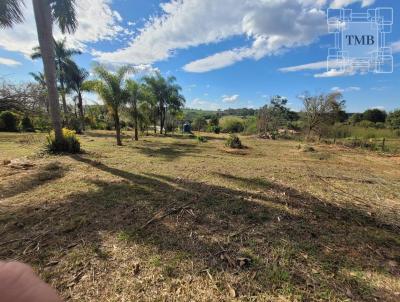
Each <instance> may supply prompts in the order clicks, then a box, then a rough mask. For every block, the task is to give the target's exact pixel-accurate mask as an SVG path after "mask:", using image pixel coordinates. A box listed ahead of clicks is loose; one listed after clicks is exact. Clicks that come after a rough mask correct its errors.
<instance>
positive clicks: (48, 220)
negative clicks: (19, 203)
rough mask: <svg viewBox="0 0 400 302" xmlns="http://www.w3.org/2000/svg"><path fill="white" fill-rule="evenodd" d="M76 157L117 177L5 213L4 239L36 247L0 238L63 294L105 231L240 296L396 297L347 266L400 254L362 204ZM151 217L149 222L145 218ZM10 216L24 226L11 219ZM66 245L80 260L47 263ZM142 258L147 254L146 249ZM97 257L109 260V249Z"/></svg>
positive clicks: (391, 234) (178, 274) (368, 266)
mask: <svg viewBox="0 0 400 302" xmlns="http://www.w3.org/2000/svg"><path fill="white" fill-rule="evenodd" d="M72 158H73V159H75V160H77V161H79V162H81V163H84V164H87V165H90V166H92V167H95V168H97V169H99V170H100V171H103V172H106V173H109V174H112V175H114V176H116V177H118V178H120V179H119V180H116V181H113V182H105V181H102V180H87V183H88V185H89V187H90V188H92V189H91V190H89V191H88V192H82V193H78V194H73V193H72V194H71V195H70V196H69V197H68V198H67V199H66V200H63V201H57V202H53V203H49V204H46V205H44V206H42V207H39V208H38V207H37V206H29V205H28V206H26V207H24V208H18V209H16V210H15V212H13V213H10V214H9V216H8V217H7V218H6V221H7V224H6V226H5V237H6V238H5V240H11V238H15V237H17V238H18V237H19V236H23V237H25V238H40V241H39V243H37V242H36V241H37V240H36V241H35V244H39V245H40V249H36V250H35V249H32V250H31V249H28V252H26V251H27V247H26V244H24V243H25V241H15V242H12V243H10V244H9V245H7V246H6V245H1V244H0V257H1V258H20V259H22V260H24V261H27V262H29V263H33V264H36V265H37V266H38V267H39V268H40V269H41V270H42V271H44V272H46V276H47V277H48V278H55V280H56V281H55V285H56V286H57V288H58V289H59V290H60V291H62V292H63V293H66V292H67V288H68V286H69V285H68V282H66V281H65V280H69V279H68V278H69V277H71V276H72V277H73V276H75V275H78V276H79V274H80V272H81V271H85V270H86V269H87V267H86V266H85V264H84V263H86V262H87V261H89V262H90V261H92V260H91V259H92V258H90V257H97V258H100V259H102V257H103V256H101V255H103V254H104V253H105V254H107V253H106V252H101V250H102V249H104V247H103V246H102V242H103V240H104V234H105V233H106V234H109V236H114V237H115V238H117V237H118V238H122V239H123V240H124V241H125V242H126V244H127V248H134V247H136V246H138V245H139V246H140V247H147V248H148V249H149V251H152V252H153V253H158V254H159V255H162V257H165V259H164V262H165V263H167V264H162V266H163V267H167V265H169V266H170V267H171V266H172V271H170V269H169V270H168V271H169V273H171V274H170V275H171V277H173V278H178V279H179V278H183V276H184V275H185V274H192V275H194V276H202V275H204V274H206V273H205V270H206V271H208V272H212V273H213V274H214V275H215V276H216V277H215V278H220V279H218V280H220V282H221V283H223V281H224V280H225V281H226V280H229V281H230V282H232V280H236V282H237V283H236V284H235V287H236V290H237V293H238V294H239V295H242V296H246V297H251V296H253V297H254V296H257V295H258V294H262V293H276V292H279V290H283V289H286V290H288V288H290V290H289V294H301V295H302V297H303V298H304V299H305V300H315V299H317V300H318V299H322V300H324V298H323V297H324V296H322V295H323V293H326V292H329V297H331V298H332V299H348V298H349V296H351V297H350V298H351V299H353V300H366V301H368V300H371V301H373V300H374V299H375V298H376V297H377V295H378V297H379V296H380V297H385V298H384V300H385V299H388V297H389V298H390V297H392V298H393V297H395V295H394V293H391V292H390V291H388V290H387V289H385V288H383V287H382V288H376V287H375V286H374V285H372V284H371V283H370V282H368V280H365V279H362V278H360V277H358V276H357V275H354V274H351V273H350V272H353V271H374V272H383V271H384V272H385V274H388V275H389V276H393V277H396V276H399V271H398V269H397V268H393V267H392V268H388V267H387V266H386V264H385V263H386V262H387V261H389V260H390V261H395V262H399V261H400V255H399V251H400V241H399V240H398V238H399V237H398V236H399V234H398V232H396V231H395V229H396V227H395V226H392V227H391V228H382V227H381V225H380V223H379V222H378V221H375V220H373V219H371V217H369V216H368V215H366V214H365V213H363V212H362V211H357V210H356V209H346V208H342V207H338V206H336V205H334V204H331V203H330V202H328V201H325V200H320V199H318V198H316V197H314V196H312V195H310V194H308V193H305V192H300V191H297V190H295V189H293V188H290V187H285V186H283V185H280V184H277V183H275V182H272V181H267V180H264V181H260V180H259V179H258V180H257V179H246V178H242V177H237V176H233V175H223V174H220V177H222V178H226V179H229V180H232V181H240V182H243V183H244V184H248V185H250V186H253V187H257V188H258V189H259V191H258V192H250V191H247V190H240V189H230V188H227V187H224V186H219V185H212V184H207V183H201V182H197V181H193V180H188V179H180V178H173V177H169V176H165V175H157V174H145V175H142V174H135V173H131V172H128V171H124V170H120V169H116V168H113V167H110V166H107V165H104V164H102V163H99V162H97V161H93V160H92V159H90V158H87V157H84V156H81V155H75V156H73V157H72ZM34 209H35V210H34ZM171 209H175V211H171ZM168 213H170V214H168ZM155 214H156V215H155ZM157 217H158V218H157ZM151 219H154V221H153V223H148V222H149V220H151ZM16 221H18V222H20V223H22V225H23V227H22V228H21V227H18V226H16V225H15V222H16ZM50 226H51V227H50ZM144 226H146V227H144ZM43 234H45V235H43ZM38 236H39V237H38ZM40 236H42V237H40ZM396 238H397V239H396ZM383 242H384V244H383ZM87 245H89V246H91V247H92V248H91V249H90V251H89V252H85V253H84V252H83V250H82V249H80V247H82V246H87ZM71 246H72V247H71ZM82 248H83V247H82ZM71 249H77V251H79V257H80V259H81V260H79V261H77V260H76V261H75V262H76V263H79V265H78V264H77V265H76V267H72V268H71V267H70V268H69V269H68V270H67V269H64V270H57V269H52V268H51V267H50V268H49V263H51V261H52V260H53V259H60V257H61V258H62V257H71V256H70V254H71ZM85 251H86V250H85ZM64 255H65V256H64ZM171 255H173V256H171ZM142 257H144V258H143V259H142V260H143V261H146V260H147V259H146V257H149V255H144V256H142ZM168 257H169V258H168ZM171 257H172V258H171ZM97 258H96V259H97ZM171 259H172V260H174V261H172V260H171ZM240 259H248V260H246V261H248V262H246V261H244V260H243V261H244V265H242V263H241V261H242V260H240ZM58 261H59V260H58ZM96 261H97V262H96V263H98V261H99V260H96ZM103 261H105V262H104V263H106V262H107V261H108V258H107V256H104V259H103ZM189 263H190V265H189ZM63 265H65V266H66V267H67V264H66V263H61V264H59V265H58V266H63ZM68 265H70V264H68ZM118 269H119V268H118V266H116V267H115V268H114V270H118ZM108 273H111V272H110V271H109V272H108ZM60 274H61V275H60ZM206 278H208V277H206ZM238 280H240V282H239V281H238ZM78 281H79V280H78ZM78 281H77V282H78ZM82 282H86V281H82ZM103 286H107V284H103ZM210 290H212V289H210ZM393 301H394V300H393Z"/></svg>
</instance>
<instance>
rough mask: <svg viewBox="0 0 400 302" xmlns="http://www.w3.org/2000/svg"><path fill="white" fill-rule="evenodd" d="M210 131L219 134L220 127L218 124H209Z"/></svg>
mask: <svg viewBox="0 0 400 302" xmlns="http://www.w3.org/2000/svg"><path fill="white" fill-rule="evenodd" d="M210 130H211V132H213V133H215V134H220V133H221V127H220V126H211V128H210Z"/></svg>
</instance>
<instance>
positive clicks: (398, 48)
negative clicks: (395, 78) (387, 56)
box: [391, 41, 400, 53]
mask: <svg viewBox="0 0 400 302" xmlns="http://www.w3.org/2000/svg"><path fill="white" fill-rule="evenodd" d="M391 46H392V51H393V53H400V41H397V42H394V43H392V45H391Z"/></svg>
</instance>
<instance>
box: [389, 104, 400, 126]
mask: <svg viewBox="0 0 400 302" xmlns="http://www.w3.org/2000/svg"><path fill="white" fill-rule="evenodd" d="M387 123H388V125H389V127H390V128H392V129H396V130H400V109H397V110H395V111H393V112H390V113H389V115H388V117H387Z"/></svg>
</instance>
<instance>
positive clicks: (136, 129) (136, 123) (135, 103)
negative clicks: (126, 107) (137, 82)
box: [133, 98, 139, 141]
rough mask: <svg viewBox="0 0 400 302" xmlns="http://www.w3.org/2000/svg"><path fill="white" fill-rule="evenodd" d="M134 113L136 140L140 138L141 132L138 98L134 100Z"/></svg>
mask: <svg viewBox="0 0 400 302" xmlns="http://www.w3.org/2000/svg"><path fill="white" fill-rule="evenodd" d="M133 114H134V119H135V141H138V140H139V134H138V124H139V122H138V110H137V101H136V98H135V99H134V100H133Z"/></svg>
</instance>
